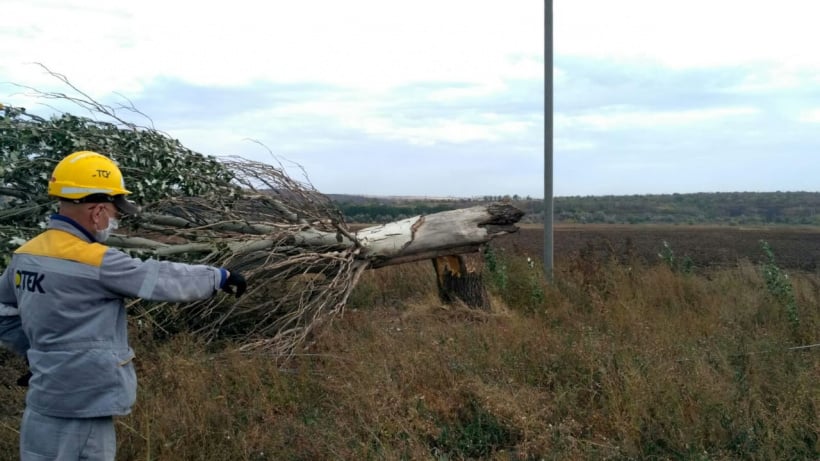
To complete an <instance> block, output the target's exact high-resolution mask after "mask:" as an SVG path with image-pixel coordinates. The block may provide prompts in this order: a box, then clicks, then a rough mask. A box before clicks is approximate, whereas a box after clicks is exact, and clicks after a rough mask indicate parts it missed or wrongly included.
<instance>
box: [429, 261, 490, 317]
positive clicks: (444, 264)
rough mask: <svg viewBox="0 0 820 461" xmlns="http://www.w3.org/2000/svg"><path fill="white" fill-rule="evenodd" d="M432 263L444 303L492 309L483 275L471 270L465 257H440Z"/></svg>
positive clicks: (440, 297) (439, 292)
mask: <svg viewBox="0 0 820 461" xmlns="http://www.w3.org/2000/svg"><path fill="white" fill-rule="evenodd" d="M432 261H433V267H434V268H435V270H436V285H438V295H439V299H441V301H442V302H444V303H446V304H453V303H455V302H458V301H461V302H463V303H464V304H466V305H467V306H469V307H473V308H477V309H483V310H489V309H490V298H489V296H487V290H486V288H485V287H484V283H483V280H482V277H481V273H480V272H476V271H471V270H469V269H468V268H467V264H466V263H465V262H464V257H463V256H461V255H450V256H440V257H438V258H435V259H433V260H432Z"/></svg>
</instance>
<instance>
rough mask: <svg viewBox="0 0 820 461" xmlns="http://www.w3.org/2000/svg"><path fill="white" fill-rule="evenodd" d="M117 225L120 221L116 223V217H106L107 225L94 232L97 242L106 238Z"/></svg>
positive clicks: (117, 227)
mask: <svg viewBox="0 0 820 461" xmlns="http://www.w3.org/2000/svg"><path fill="white" fill-rule="evenodd" d="M119 227H120V223H118V222H117V220H116V219H114V218H108V227H106V228H105V229H103V230H98V231H96V232H94V238H95V239H97V241H98V242H105V241H106V240H108V237H111V233H112V232H114V231H115V230H117V229H119Z"/></svg>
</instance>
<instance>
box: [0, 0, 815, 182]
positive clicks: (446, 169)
mask: <svg viewBox="0 0 820 461" xmlns="http://www.w3.org/2000/svg"><path fill="white" fill-rule="evenodd" d="M194 5H195V6H194ZM818 17H820V2H816V1H813V0H802V1H799V0H779V1H778V2H773V1H770V0H769V1H763V0H745V1H739V0H738V1H735V0H618V1H612V0H554V24H555V30H554V54H555V59H554V66H555V69H554V73H553V75H554V81H555V114H554V128H555V137H554V145H555V153H554V165H555V182H554V191H555V195H556V196H568V195H609V194H615V195H620V194H647V193H673V192H678V193H686V192H715V191H776V190H781V191H796V190H808V191H818V190H820V187H819V186H818V181H819V180H820V179H818V178H820V53H818V51H817V46H818V45H817V44H818V43H820V27H817V24H816V22H817V18H818ZM0 18H1V19H2V24H3V27H2V28H0V56H2V59H0V82H13V83H19V84H23V85H27V86H32V87H36V88H38V89H42V90H56V91H68V89H67V88H66V87H64V86H61V85H60V84H59V82H58V81H56V80H55V79H54V78H53V77H50V76H48V75H47V74H46V73H45V72H44V71H43V69H42V68H40V67H38V66H36V65H34V64H32V63H34V62H40V63H43V64H45V65H46V66H48V67H49V68H51V69H52V70H54V71H56V72H59V73H61V74H64V75H65V76H66V77H68V78H69V79H70V81H71V82H72V83H73V84H75V85H76V86H77V87H79V88H81V89H82V90H84V91H86V92H87V93H89V94H90V95H92V96H93V97H94V98H97V99H98V100H99V101H102V102H106V103H116V102H122V101H123V100H122V97H121V96H118V95H122V96H124V97H127V98H128V99H129V100H130V101H132V102H133V103H134V105H135V106H136V107H138V108H139V109H140V110H141V111H143V112H144V113H146V114H148V115H150V116H151V118H152V119H153V122H154V124H155V126H156V128H157V129H160V130H163V131H165V132H167V133H169V134H170V135H171V136H173V137H175V138H177V139H179V140H180V141H181V142H182V143H183V144H184V145H186V146H187V147H190V148H192V149H194V150H196V151H199V152H202V153H204V154H210V155H224V154H239V155H242V156H245V157H248V158H253V159H256V160H263V161H267V160H268V159H269V158H270V156H269V154H268V152H267V151H266V150H264V149H263V148H262V147H260V146H259V145H258V144H256V143H254V142H251V141H249V139H253V140H257V141H259V142H261V143H263V144H264V145H266V146H267V147H269V148H270V149H271V150H272V151H273V153H274V154H276V155H277V156H278V157H280V158H282V159H285V160H286V161H290V162H295V163H296V164H299V165H301V166H302V167H303V168H304V169H305V170H306V171H307V174H308V175H309V179H310V181H311V182H312V183H313V184H314V186H316V188H317V189H318V190H320V191H322V192H325V193H350V194H368V195H412V196H458V197H468V196H481V195H503V194H510V195H513V194H518V195H521V196H527V195H529V196H532V197H543V195H544V186H543V166H544V121H545V118H544V111H543V109H544V3H543V2H541V1H537V0H469V1H461V0H413V1H409V0H392V1H391V0H372V1H365V0H345V1H334V0H321V1H320V0H300V1H298V2H297V1H269V2H262V1H257V0H232V1H230V2H225V1H202V2H198V3H189V2H182V1H178V2H175V1H170V0H163V1H157V0H140V1H132V2H113V1H108V0H99V1H97V0H85V1H83V0H0ZM0 102H2V103H6V104H14V105H23V106H25V107H27V108H28V109H29V110H30V111H33V112H37V113H40V114H48V113H49V111H50V109H49V108H48V107H46V106H44V105H43V104H42V103H41V102H38V101H37V100H34V99H32V98H31V97H30V96H28V95H26V93H25V91H23V90H20V89H19V88H16V87H14V86H12V85H9V84H7V83H0ZM60 108H61V109H65V110H69V111H71V112H74V113H77V114H78V115H84V114H82V113H81V112H80V111H79V110H78V109H76V108H70V107H65V108H63V107H60ZM129 118H130V119H131V120H133V121H135V122H137V123H143V120H140V119H139V118H137V117H131V116H129ZM286 164H287V163H286ZM289 172H290V173H291V175H292V176H295V177H297V176H298V177H301V173H300V172H299V171H298V170H295V171H290V170H289Z"/></svg>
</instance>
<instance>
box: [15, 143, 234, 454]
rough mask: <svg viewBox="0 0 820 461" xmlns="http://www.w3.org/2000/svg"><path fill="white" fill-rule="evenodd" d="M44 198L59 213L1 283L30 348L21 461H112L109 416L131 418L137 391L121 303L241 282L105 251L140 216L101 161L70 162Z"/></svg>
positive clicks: (197, 294)
mask: <svg viewBox="0 0 820 461" xmlns="http://www.w3.org/2000/svg"><path fill="white" fill-rule="evenodd" d="M48 193H49V195H51V196H54V197H56V198H59V200H60V208H59V212H58V213H57V214H55V215H53V216H52V217H51V219H50V221H49V224H48V227H47V229H46V230H45V231H44V232H43V233H41V234H40V235H38V236H37V237H35V238H33V239H31V240H30V241H29V242H27V243H26V244H24V245H23V246H21V247H20V248H19V249H17V251H15V252H14V255H13V257H12V260H11V263H10V264H9V266H8V267H7V268H6V270H5V272H4V273H3V275H2V276H0V303H2V304H3V305H5V306H11V307H12V308H16V309H18V311H19V315H20V320H21V322H22V329H23V331H24V332H25V336H26V337H27V338H28V340H29V341H30V343H31V344H30V346H29V349H28V360H29V366H30V368H31V372H32V377H31V380H30V381H29V388H28V392H27V394H26V409H25V412H24V413H23V421H22V424H21V429H20V458H21V460H23V461H26V460H45V459H58V460H69V459H70V460H77V459H90V460H112V459H114V456H115V452H116V436H115V432H114V422H113V419H112V416H117V415H127V414H128V413H130V412H131V406H132V405H133V404H134V401H135V400H136V390H137V381H136V374H135V372H134V365H133V363H132V361H133V359H134V351H133V350H132V349H131V347H129V345H128V332H127V322H126V311H125V307H124V302H123V299H124V298H142V299H146V300H155V301H168V302H187V301H194V300H198V299H205V298H208V297H211V296H213V295H214V294H215V293H216V291H217V290H219V289H222V290H224V291H226V292H228V293H235V294H236V296H237V297H238V296H239V295H241V294H242V293H243V292H244V291H245V288H246V283H245V279H244V278H243V277H242V276H241V275H240V274H239V273H237V272H235V271H233V272H229V271H227V270H226V269H224V268H218V267H210V266H204V265H189V264H180V263H173V262H168V261H157V260H147V261H142V260H140V259H136V258H132V257H130V256H129V255H127V254H126V253H123V252H122V251H119V250H117V249H114V248H110V247H108V246H105V245H104V244H103V243H102V242H104V241H105V240H106V239H107V238H108V236H109V235H110V234H111V232H112V231H113V230H114V229H116V228H117V217H118V216H119V214H120V213H126V214H133V213H136V212H137V211H138V209H137V208H136V207H135V206H134V205H133V204H132V203H131V202H129V201H128V200H126V198H125V196H126V195H127V194H129V191H127V190H126V189H125V186H124V182H123V178H122V173H121V172H120V170H119V168H117V166H116V165H115V164H114V162H113V161H111V159H109V158H108V157H105V156H103V155H100V154H98V153H95V152H89V151H82V152H75V153H73V154H71V155H69V156H67V157H66V158H64V159H63V160H62V161H61V162H60V163H59V164H58V165H57V166H56V167H55V169H54V173H53V174H52V177H51V180H50V182H49V185H48ZM234 289H235V291H234Z"/></svg>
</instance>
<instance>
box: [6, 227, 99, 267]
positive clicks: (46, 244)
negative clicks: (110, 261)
mask: <svg viewBox="0 0 820 461" xmlns="http://www.w3.org/2000/svg"><path fill="white" fill-rule="evenodd" d="M106 250H108V247H107V246H105V245H101V244H99V243H89V242H86V241H85V240H83V239H81V238H79V237H76V236H74V235H72V234H70V233H68V232H65V231H61V230H58V229H49V230H47V231H45V232H43V233H42V234H40V235H38V236H37V237H34V238H33V239H31V240H29V241H28V242H26V243H25V244H24V245H23V246H21V247H20V248H18V249H17V250H16V251H15V253H22V254H28V255H33V256H49V257H52V258H58V259H66V260H69V261H76V262H79V263H84V264H88V265H90V266H95V267H100V266H101V265H102V261H103V256H105V251H106Z"/></svg>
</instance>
